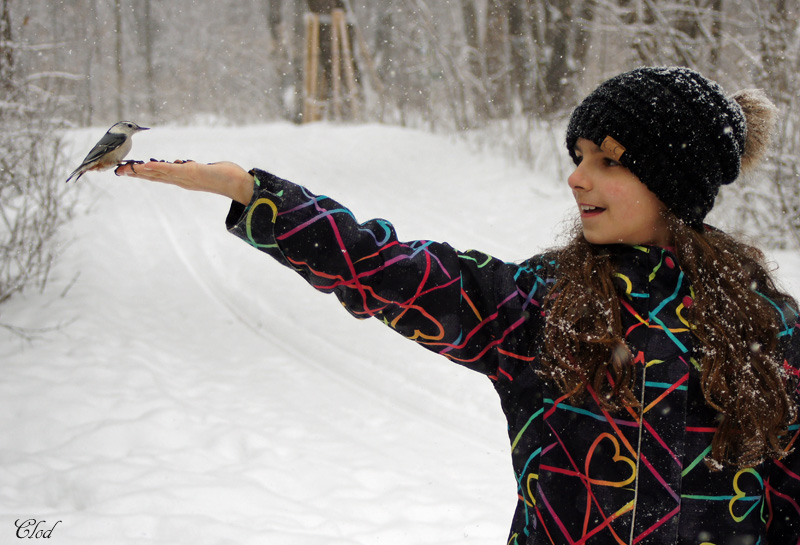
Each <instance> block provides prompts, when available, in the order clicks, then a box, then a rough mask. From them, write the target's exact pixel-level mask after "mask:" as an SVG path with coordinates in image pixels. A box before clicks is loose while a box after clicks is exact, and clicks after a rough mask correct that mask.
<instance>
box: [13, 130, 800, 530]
mask: <svg viewBox="0 0 800 545" xmlns="http://www.w3.org/2000/svg"><path fill="white" fill-rule="evenodd" d="M102 132H103V129H94V130H85V131H78V132H76V133H74V134H73V135H72V138H73V141H74V146H75V148H74V151H73V152H72V153H71V156H73V157H74V158H75V162H76V163H77V162H78V161H79V159H80V158H82V157H83V156H84V154H85V153H86V151H88V149H89V148H90V147H91V145H92V144H93V143H94V142H95V141H96V140H97V139H98V138H99V136H100V135H101V134H102ZM132 156H133V157H136V158H143V159H146V158H149V157H158V158H164V159H170V160H171V159H176V158H184V159H187V158H192V159H196V160H199V161H207V162H211V161H217V160H232V161H235V162H238V163H239V164H241V165H242V166H245V167H247V168H249V167H254V166H258V167H261V168H265V169H267V170H271V171H273V172H275V173H276V174H278V175H280V176H283V177H285V178H288V179H291V180H294V181H297V182H301V183H304V184H306V185H308V186H309V187H310V188H311V189H312V190H313V191H315V192H317V193H325V194H329V195H332V196H334V197H336V198H337V199H338V200H340V201H341V202H343V203H345V204H347V205H348V206H350V207H351V209H353V211H354V212H355V214H356V216H357V217H358V218H360V219H362V220H366V219H368V218H370V217H375V216H382V217H386V218H388V219H390V220H392V221H393V222H394V223H395V225H396V227H397V230H398V232H399V234H400V236H401V237H402V238H405V239H414V238H430V239H434V240H442V241H448V242H450V243H451V244H453V245H454V246H456V247H459V248H462V249H467V248H471V247H474V248H480V249H481V250H484V251H487V252H490V253H493V254H495V255H497V256H499V257H502V258H504V259H507V260H521V259H523V258H525V257H526V256H528V255H530V254H532V253H533V252H536V251H539V250H542V249H543V248H546V247H548V246H550V245H552V244H553V241H554V233H556V232H558V230H559V228H560V226H561V222H562V220H563V219H564V218H565V217H566V216H567V214H568V212H569V211H571V210H572V204H571V201H570V198H569V195H568V192H567V191H566V187H565V184H564V183H562V181H561V180H558V179H556V178H557V176H554V175H552V174H550V175H543V174H537V173H534V172H531V171H529V170H526V169H524V168H522V167H520V166H513V165H509V164H508V163H507V162H505V161H504V160H502V159H500V158H496V157H491V156H489V155H487V154H484V153H480V152H476V151H475V150H474V149H472V148H471V147H470V146H469V145H467V144H464V143H456V142H454V141H452V140H451V139H448V138H446V137H441V136H433V135H430V134H426V133H421V132H416V131H410V130H403V129H398V128H389V127H380V126H353V127H336V126H328V125H315V126H307V127H296V126H292V125H284V124H278V125H265V126H259V127H248V128H183V129H178V128H155V129H154V130H151V131H149V132H147V133H142V134H140V135H138V136H137V137H136V142H135V144H134V152H133V153H132ZM551 170H553V171H555V169H551ZM65 177H66V172H65ZM79 184H80V187H75V188H74V189H75V190H76V191H80V201H81V213H80V214H79V217H78V218H77V219H76V220H75V221H74V222H72V223H71V224H70V226H69V228H68V230H67V233H65V235H64V245H63V255H62V258H61V260H60V261H59V262H58V265H57V267H56V269H55V270H54V271H53V273H52V280H51V282H50V284H49V285H48V288H47V290H46V291H45V293H43V294H39V293H28V294H25V296H24V297H18V298H16V299H14V300H12V301H11V303H10V304H7V305H5V306H4V307H3V308H2V309H1V310H2V314H0V322H3V323H6V324H13V325H15V326H17V327H25V328H34V329H41V330H42V331H41V332H40V333H39V335H38V339H37V340H34V341H32V342H30V341H23V340H21V339H19V338H18V337H15V336H14V335H12V334H11V333H9V332H7V331H5V330H2V329H0V361H2V371H3V372H2V378H0V399H2V405H1V407H2V411H0V427H1V428H2V429H3V439H2V441H1V442H0V543H11V542H14V541H15V540H16V537H15V533H16V532H17V528H16V527H15V521H17V520H19V523H21V522H22V521H24V520H28V519H35V520H36V521H44V522H41V524H40V525H39V527H38V529H39V530H40V531H42V530H48V529H51V528H52V527H53V525H54V524H55V523H56V522H58V521H60V522H58V524H57V525H56V526H55V528H54V529H53V531H52V533H51V534H48V535H49V536H50V541H49V542H50V543H54V544H76V545H77V544H80V545H93V544H98V545H99V544H103V545H105V544H109V543H113V544H122V545H128V544H138V543H146V542H153V543H159V544H170V545H172V544H183V543H185V544H192V545H203V544H209V545H223V544H231V545H233V544H235V545H251V544H252V545H255V544H269V545H273V544H277V545H283V544H286V545H293V544H303V545H314V544H319V545H323V544H324V545H345V544H347V545H351V544H359V545H361V544H382V545H409V544H436V545H446V544H451V543H452V544H455V543H459V544H461V543H474V544H487V545H488V544H494V545H496V544H499V543H504V542H505V538H506V533H507V528H508V524H509V522H510V517H511V514H512V511H513V508H514V505H515V502H516V491H515V483H514V479H513V476H512V472H511V467H510V459H509V455H508V442H507V438H506V434H505V421H504V419H503V416H502V413H501V411H500V408H499V406H498V403H497V401H496V399H495V396H494V391H493V390H492V388H491V386H490V383H489V381H488V380H487V379H485V378H484V377H482V376H479V375H476V374H473V373H471V372H469V371H466V370H463V369H461V368H459V367H457V366H455V365H454V364H452V363H449V362H448V361H446V360H444V359H442V358H439V357H437V356H435V355H432V354H429V353H427V352H426V351H425V350H423V349H421V348H419V347H417V346H415V345H413V344H412V343H409V342H407V341H405V340H403V339H402V338H400V337H399V336H397V335H395V334H394V333H392V332H391V331H389V330H388V329H387V328H384V327H383V326H382V325H381V324H379V323H378V322H377V321H366V322H359V321H356V320H353V319H350V318H349V317H348V316H347V315H346V313H345V312H344V311H342V309H341V308H339V305H338V302H337V301H336V300H335V299H334V298H332V297H325V296H323V295H320V294H318V293H316V292H314V291H313V290H311V289H310V288H308V287H307V286H306V284H305V283H304V282H303V281H302V280H300V279H299V278H297V277H295V275H294V274H293V273H292V272H291V271H288V270H287V269H284V268H283V267H281V266H279V265H277V264H276V263H274V262H272V261H271V260H270V259H269V258H267V257H266V256H264V255H263V254H260V253H259V252H257V251H255V250H253V249H252V248H250V247H249V246H247V245H246V244H244V243H242V242H240V241H238V240H236V239H235V238H233V237H232V236H231V235H229V234H227V233H226V232H225V229H224V225H223V220H224V217H225V214H226V212H227V207H228V203H227V202H226V201H225V200H224V199H221V198H219V197H215V196H211V195H204V194H191V193H187V192H183V191H181V190H179V189H176V188H172V187H166V186H160V185H153V184H148V183H147V182H143V181H139V180H132V179H123V178H115V177H114V176H113V174H110V173H104V174H94V175H92V174H89V175H87V176H85V177H84V178H82V179H81V180H80V182H79ZM724 220H725V218H724V217H722V218H720V220H719V221H721V222H722V223H723V224H724V223H725V221H724ZM773 257H774V259H775V260H776V261H777V262H778V263H780V264H781V266H782V269H781V274H780V276H781V278H782V279H783V281H784V282H785V284H786V285H788V286H789V287H790V288H791V290H792V291H793V292H794V293H795V294H800V257H799V256H797V255H796V254H794V253H789V252H783V253H776V254H773ZM43 537H44V536H43Z"/></svg>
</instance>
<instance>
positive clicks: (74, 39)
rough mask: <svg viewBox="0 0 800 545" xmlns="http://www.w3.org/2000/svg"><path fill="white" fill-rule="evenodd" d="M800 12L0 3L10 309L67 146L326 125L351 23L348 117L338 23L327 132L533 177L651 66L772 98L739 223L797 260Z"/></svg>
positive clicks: (54, 197)
mask: <svg viewBox="0 0 800 545" xmlns="http://www.w3.org/2000/svg"><path fill="white" fill-rule="evenodd" d="M799 3H800V1H799V0H435V1H434V0H371V1H370V2H366V1H355V0H215V1H207V2H203V1H198V0H170V1H166V2H153V1H152V0H63V1H56V0H0V93H2V94H3V95H2V96H0V123H1V124H2V128H3V131H2V135H0V209H2V212H3V213H2V219H3V224H2V228H3V234H4V235H7V236H6V237H5V239H7V240H5V239H4V240H2V241H0V242H2V243H3V248H2V249H0V251H1V252H2V253H0V302H2V301H3V300H4V299H6V298H8V297H10V295H11V294H13V293H14V292H15V291H17V290H19V289H21V286H22V285H24V284H25V283H26V282H31V281H33V282H39V283H41V282H43V281H44V279H45V278H46V275H47V270H48V268H49V263H50V261H51V259H52V255H51V253H50V252H48V251H47V250H46V248H47V245H48V241H49V240H51V239H52V236H53V234H54V232H55V231H56V230H57V228H58V226H59V225H60V224H62V223H63V222H64V221H66V220H67V219H68V216H69V212H70V211H69V198H68V197H66V196H65V195H64V192H63V188H62V187H60V186H63V184H54V181H57V180H56V179H57V178H58V177H59V176H58V174H60V173H61V172H63V171H64V169H65V168H66V167H65V166H64V158H63V157H62V156H61V153H60V149H61V148H60V137H59V136H58V135H59V134H60V132H59V131H61V130H62V129H69V128H75V127H83V126H101V127H106V126H109V125H111V124H112V123H114V122H115V121H118V120H120V119H132V120H134V121H136V122H138V123H140V124H143V125H145V126H155V125H164V124H182V125H187V124H188V125H190V124H203V125H208V124H209V123H212V124H220V125H235V124H253V123H265V122H273V121H278V120H288V121H291V122H296V123H302V122H304V121H309V115H308V110H307V104H305V103H304V98H309V97H308V95H309V92H308V87H307V84H308V80H307V79H304V78H306V77H307V74H306V72H307V71H306V70H305V66H306V64H307V58H306V57H307V47H306V45H307V40H308V20H309V19H308V18H309V15H308V14H309V13H311V12H321V13H324V14H326V13H329V12H330V11H331V9H333V8H342V9H344V10H345V11H346V13H347V32H346V34H347V37H348V38H349V42H350V43H349V46H350V48H351V49H352V58H353V66H354V69H355V71H354V79H355V81H356V83H357V89H356V92H355V93H354V94H353V95H352V96H350V97H348V96H344V97H343V99H342V100H344V101H345V102H346V103H347V104H345V106H346V108H345V110H344V111H345V114H344V115H340V114H338V113H337V110H336V109H334V108H333V107H332V106H331V105H332V102H333V101H332V95H331V92H332V89H333V87H334V86H333V84H332V81H331V79H328V80H327V82H326V81H325V74H330V73H331V58H330V54H331V52H330V48H328V49H326V44H329V43H330V35H331V33H330V25H327V24H326V21H327V19H325V16H323V19H322V28H321V32H320V40H321V42H320V43H321V45H322V47H321V48H320V49H321V50H322V55H321V64H320V66H321V68H320V78H321V83H320V84H319V88H320V89H321V91H318V92H317V96H316V98H318V99H320V100H318V101H317V104H318V106H319V116H318V117H319V118H320V119H324V120H331V121H339V120H341V121H343V122H348V123H385V124H397V125H402V126H409V127H414V128H424V129H426V130H430V131H434V132H449V133H454V134H459V135H463V136H464V137H467V138H470V139H471V140H473V141H474V142H476V143H477V144H478V145H480V146H482V147H485V148H491V149H493V150H497V152H498V153H503V154H506V155H507V156H508V157H509V158H513V159H515V160H521V161H525V162H527V163H531V164H533V165H534V166H535V165H536V163H537V161H538V160H539V159H540V158H541V157H543V156H552V155H553V154H561V155H565V154H563V150H562V149H561V139H562V135H563V126H564V123H565V119H566V117H567V116H568V114H569V112H570V110H571V108H572V107H574V106H575V104H576V103H577V102H578V101H579V100H580V98H581V97H582V96H583V95H585V93H586V92H588V91H589V90H591V89H592V88H593V87H594V86H596V85H597V83H599V82H600V81H602V80H603V79H605V78H607V77H609V76H611V75H614V74H615V73H618V72H620V71H623V70H627V69H630V68H633V67H635V66H639V65H684V66H690V67H692V68H695V69H698V70H700V71H701V72H703V73H704V74H706V75H707V76H709V77H711V78H712V79H715V80H717V81H719V82H720V83H721V84H722V85H723V87H724V88H725V89H726V90H727V91H728V92H731V93H732V92H734V91H736V90H738V89H740V88H745V87H759V88H763V89H765V90H766V91H767V92H768V93H769V95H770V96H771V97H772V99H773V100H774V101H775V103H776V104H777V105H778V107H779V109H780V113H781V116H780V123H779V126H778V128H777V138H776V142H775V146H774V148H773V152H772V154H771V156H770V159H769V161H768V164H767V166H766V168H765V169H763V171H762V173H761V175H760V176H758V177H754V178H753V179H749V180H745V183H741V184H737V187H736V189H735V190H734V192H733V195H734V196H733V197H732V202H729V203H728V206H730V207H731V210H732V213H734V214H736V215H738V216H739V217H740V221H739V225H741V227H742V229H743V230H744V231H745V232H748V233H750V234H751V235H754V236H756V237H758V238H759V239H760V242H761V243H763V244H766V245H767V246H771V247H777V248H787V247H800V130H798V127H800V103H799V101H798V91H797V90H798V88H799V87H798V83H800V82H799V81H798V79H799V78H800V30H798V21H800V17H798V15H799V14H800V12H799V11H798V4H799ZM326 27H327V30H326ZM342 77H344V76H342ZM304 106H305V108H304ZM54 129H55V130H54ZM42 180H47V181H42ZM31 184H34V185H31ZM36 218H39V219H36ZM41 218H48V219H47V220H46V221H42V220H41ZM26 256H27V257H26Z"/></svg>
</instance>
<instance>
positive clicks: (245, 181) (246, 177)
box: [114, 161, 253, 204]
mask: <svg viewBox="0 0 800 545" xmlns="http://www.w3.org/2000/svg"><path fill="white" fill-rule="evenodd" d="M114 173H115V174H116V175H117V176H132V177H134V178H141V179H143V180H150V181H152V182H162V183H166V184H171V185H176V186H178V187H182V188H183V189H189V190H191V191H205V192H207V193H215V194H217V195H222V196H224V197H228V198H229V199H232V200H234V201H236V202H239V203H242V204H247V203H249V202H250V199H252V197H253V176H252V175H251V174H248V173H247V171H245V170H244V169H243V168H242V167H240V166H239V165H237V164H234V163H230V162H222V163H211V164H208V165H207V164H203V163H195V162H194V161H175V162H174V163H167V162H162V161H150V162H149V163H144V164H132V163H126V164H124V165H122V166H120V167H118V168H117V169H116V170H115V171H114Z"/></svg>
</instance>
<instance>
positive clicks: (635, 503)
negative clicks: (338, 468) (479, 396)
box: [227, 170, 800, 545]
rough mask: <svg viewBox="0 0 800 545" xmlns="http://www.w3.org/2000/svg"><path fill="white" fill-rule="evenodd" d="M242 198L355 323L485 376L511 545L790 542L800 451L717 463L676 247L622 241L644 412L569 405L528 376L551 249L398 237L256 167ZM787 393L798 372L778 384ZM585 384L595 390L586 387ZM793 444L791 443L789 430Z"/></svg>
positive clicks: (264, 241)
mask: <svg viewBox="0 0 800 545" xmlns="http://www.w3.org/2000/svg"><path fill="white" fill-rule="evenodd" d="M253 173H254V175H255V176H256V191H255V194H254V196H253V199H252V201H251V202H250V203H249V205H247V206H246V207H245V206H242V205H240V204H238V203H234V204H233V205H232V207H231V211H230V213H229V215H228V218H227V225H228V229H229V230H230V231H231V232H232V233H233V234H235V235H236V236H238V237H240V238H242V239H244V240H245V241H246V242H248V243H249V244H251V245H252V246H254V247H255V248H258V249H260V250H262V251H264V252H266V253H268V254H270V255H271V256H272V257H274V258H275V259H277V260H278V261H279V262H281V263H282V264H284V265H286V266H287V267H291V268H292V269H294V270H296V271H297V272H298V273H299V274H300V275H301V276H302V277H303V278H305V280H306V281H307V282H308V283H310V284H311V285H312V286H314V287H315V288H316V289H318V290H320V291H322V292H326V293H330V292H332V293H335V294H336V296H337V297H338V298H339V299H340V300H341V302H342V303H343V304H344V306H345V307H346V309H347V310H348V311H349V312H350V313H351V314H352V315H354V316H356V317H358V318H368V317H376V318H378V319H379V320H381V321H383V322H384V323H386V324H387V325H388V326H389V327H391V328H393V329H394V330H396V331H397V332H398V333H400V334H401V335H404V336H405V337H407V338H409V339H411V340H414V341H416V342H417V343H418V344H420V345H422V346H424V347H425V348H427V349H429V350H432V351H434V352H437V353H439V354H441V355H443V356H445V357H447V358H449V359H451V360H453V361H454V362H456V363H459V364H461V365H464V366H466V367H469V368H471V369H474V370H476V371H478V372H481V373H484V374H485V375H487V376H488V377H489V378H490V379H491V381H492V382H493V384H494V388H495V389H496V391H497V393H498V394H499V396H500V400H501V403H502V408H503V411H504V412H505V414H506V417H507V418H508V429H509V438H510V441H511V451H512V461H513V468H514V471H515V475H516V479H517V483H518V486H517V492H518V497H519V501H518V505H517V510H516V513H515V515H514V519H513V522H512V526H511V532H510V536H509V543H511V544H519V545H521V544H523V543H524V544H528V545H532V544H536V545H540V544H550V543H555V544H582V543H586V544H618V543H619V544H621V543H626V544H642V545H645V544H663V545H667V544H669V545H673V544H682V545H683V544H686V545H688V544H692V545H701V544H705V545H710V544H713V545H733V544H737V545H745V544H749V545H756V544H759V545H767V544H770V545H788V544H792V545H797V544H799V543H800V456H799V455H798V452H797V449H795V453H794V454H790V455H789V456H788V457H786V458H784V459H783V460H781V461H768V462H766V463H763V464H761V465H759V466H757V467H755V468H752V469H745V470H741V471H737V470H736V469H732V468H727V469H723V470H721V471H717V472H712V471H710V470H709V469H708V467H707V466H706V464H705V463H704V461H703V460H704V458H705V457H706V455H708V454H709V451H710V442H711V438H712V436H713V432H714V426H715V421H716V417H717V414H716V413H715V411H714V410H712V409H710V408H709V407H708V406H706V404H705V403H704V398H703V394H702V392H701V389H700V382H699V379H698V376H699V373H698V370H697V368H696V366H697V364H696V361H695V360H694V359H693V357H692V335H691V334H690V333H689V330H688V323H687V322H686V320H685V318H684V315H683V311H684V309H685V308H686V307H687V306H688V305H689V304H691V297H690V290H689V286H688V285H687V282H686V280H685V278H684V275H683V272H682V271H681V270H680V268H679V267H678V266H677V263H676V259H675V256H674V255H672V254H671V253H670V252H669V251H667V250H664V249H661V248H655V247H631V246H617V247H616V248H617V250H616V254H615V259H616V263H617V270H618V275H617V277H616V278H617V280H616V281H617V282H618V285H619V290H620V302H621V308H622V309H623V310H622V312H623V316H622V320H623V325H624V328H625V330H626V336H627V342H628V344H629V346H630V347H631V348H632V350H633V353H634V354H635V365H636V366H637V371H636V372H637V383H636V390H635V394H636V395H637V398H638V399H641V400H643V407H644V409H643V415H639V414H638V412H637V411H634V410H630V411H627V412H621V413H614V414H609V413H608V412H606V411H604V410H602V409H600V408H599V406H598V404H597V403H596V402H595V398H592V396H589V398H588V399H587V401H586V402H584V403H583V404H582V405H580V406H575V405H571V404H570V403H568V402H566V401H565V397H564V396H563V395H562V394H561V393H560V392H559V391H558V390H557V389H556V388H555V387H553V386H550V385H549V384H548V383H547V382H546V381H544V380H543V379H542V378H541V377H540V375H538V374H537V372H536V369H537V357H536V354H537V347H538V345H539V342H540V338H541V332H542V326H543V323H544V316H543V313H542V310H541V302H542V299H543V297H544V296H545V294H546V293H547V292H548V290H549V288H550V286H551V285H552V283H553V281H554V275H555V269H556V267H555V264H554V263H552V262H550V261H548V259H547V258H546V257H544V256H536V257H532V258H530V259H529V260H527V261H525V262H523V263H521V264H515V263H507V262H503V261H501V260H499V259H496V258H493V257H491V256H488V255H486V254H483V253H480V252H477V251H468V252H459V251H456V250H454V249H453V248H451V247H450V246H448V245H447V244H440V243H436V242H430V241H422V240H418V241H413V242H400V241H398V239H397V237H396V235H395V232H394V229H393V227H392V225H391V224H389V223H388V222H386V221H384V220H381V219H376V220H372V221H368V222H366V223H363V224H359V223H357V222H356V220H355V219H354V217H353V215H352V213H351V212H350V211H349V210H348V209H346V208H344V207H343V206H341V205H340V204H339V203H337V202H335V201H334V200H332V199H330V198H328V197H324V196H316V195H313V194H312V193H310V192H309V191H308V190H307V189H305V188H303V187H301V186H297V185H294V184H292V183H290V182H287V181H285V180H281V179H279V178H277V177H275V176H273V175H271V174H268V173H266V172H263V171H259V170H255V171H253ZM781 312H782V315H783V319H784V322H783V324H784V327H783V329H782V330H781V331H780V335H781V337H782V339H781V340H782V342H783V343H784V346H785V347H786V354H787V361H786V363H785V365H786V369H787V371H788V374H789V376H790V377H794V378H796V377H797V376H798V374H799V371H798V367H800V331H798V329H799V328H800V324H798V317H797V313H796V312H795V311H794V310H792V309H787V308H783V309H781ZM787 384H789V385H790V386H788V387H790V388H792V389H793V390H795V392H796V388H797V386H796V381H794V380H789V381H787ZM590 393H591V392H590ZM790 433H791V434H792V435H793V438H792V440H793V441H795V443H796V444H800V441H796V440H797V439H798V426H797V425H795V426H793V427H792V428H791V430H790Z"/></svg>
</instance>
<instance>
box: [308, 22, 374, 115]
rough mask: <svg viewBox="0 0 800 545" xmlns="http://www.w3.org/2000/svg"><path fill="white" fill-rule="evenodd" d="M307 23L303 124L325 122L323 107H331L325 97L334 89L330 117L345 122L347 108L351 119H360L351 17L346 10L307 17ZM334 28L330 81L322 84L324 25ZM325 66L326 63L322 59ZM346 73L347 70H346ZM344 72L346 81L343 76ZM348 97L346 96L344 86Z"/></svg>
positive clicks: (332, 29) (331, 34) (331, 33)
mask: <svg viewBox="0 0 800 545" xmlns="http://www.w3.org/2000/svg"><path fill="white" fill-rule="evenodd" d="M305 23H306V25H305V26H306V49H305V63H304V67H305V74H304V75H303V95H304V96H303V123H311V122H314V121H319V120H320V119H321V118H322V113H323V104H324V103H327V102H328V101H327V97H326V96H325V95H326V94H327V93H328V89H330V94H331V97H330V99H331V100H330V102H332V109H331V110H332V111H330V110H329V111H330V114H329V115H332V116H333V118H335V119H337V120H341V119H342V118H343V110H344V107H343V104H344V103H345V102H346V104H347V106H348V116H349V117H350V118H351V119H359V118H360V117H361V112H360V108H359V104H358V87H357V84H356V75H355V61H354V59H353V51H352V47H351V45H350V37H349V35H348V33H347V17H346V14H345V11H344V10H343V9H334V10H333V11H332V12H331V14H330V15H329V16H327V15H325V14H323V15H320V14H318V13H313V12H312V13H307V14H306V16H305ZM321 23H324V24H329V25H330V30H331V32H330V36H331V38H330V39H331V42H330V45H331V50H330V51H331V65H330V68H331V70H330V79H331V81H330V82H328V81H325V77H324V76H325V72H324V71H323V78H322V79H323V81H320V56H321V55H320V24H321ZM322 62H325V59H322ZM342 69H344V70H342ZM343 71H344V78H343V77H342V72H343ZM342 80H344V87H345V88H346V94H345V95H343V93H342V90H343V85H342Z"/></svg>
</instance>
